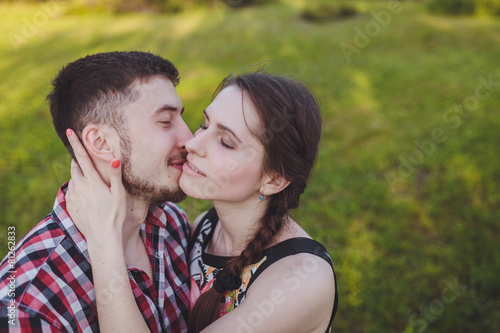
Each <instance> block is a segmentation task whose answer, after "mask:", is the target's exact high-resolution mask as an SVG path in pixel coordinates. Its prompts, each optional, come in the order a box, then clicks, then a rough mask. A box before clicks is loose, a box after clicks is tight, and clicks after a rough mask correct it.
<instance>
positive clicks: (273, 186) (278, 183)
mask: <svg viewBox="0 0 500 333" xmlns="http://www.w3.org/2000/svg"><path fill="white" fill-rule="evenodd" d="M288 185H290V181H289V180H288V179H286V178H285V177H283V176H282V175H280V174H278V173H276V174H274V175H267V176H265V177H264V184H263V185H262V186H261V187H260V194H263V195H265V196H269V195H273V194H276V193H279V192H281V191H283V190H284V189H285V188H286V187H287V186H288Z"/></svg>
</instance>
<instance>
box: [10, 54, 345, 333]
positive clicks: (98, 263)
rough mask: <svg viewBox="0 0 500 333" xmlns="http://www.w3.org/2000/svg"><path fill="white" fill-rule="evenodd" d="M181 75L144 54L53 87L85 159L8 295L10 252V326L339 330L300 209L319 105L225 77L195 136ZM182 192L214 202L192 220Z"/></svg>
mask: <svg viewBox="0 0 500 333" xmlns="http://www.w3.org/2000/svg"><path fill="white" fill-rule="evenodd" d="M178 81H179V78H178V72H177V70H176V69H175V67H174V66H173V65H172V64H171V63H170V62H168V61H167V60H165V59H162V58H160V57H158V56H155V55H152V54H149V53H143V52H112V53H102V54H96V55H92V56H87V57H85V58H82V59H79V60H77V61H75V62H73V63H70V64H69V65H67V66H66V67H64V68H63V69H62V70H61V72H60V73H59V75H58V76H57V77H56V79H55V80H54V81H53V84H54V89H53V91H52V92H51V94H50V95H49V97H48V99H49V101H50V108H51V113H52V116H53V122H54V126H55V128H56V131H57V132H58V134H59V136H60V137H61V139H62V141H63V142H64V143H65V145H66V147H67V148H68V150H69V152H70V154H71V155H72V157H73V158H74V160H75V159H76V160H77V161H78V164H77V163H76V162H74V161H73V162H72V168H71V174H72V178H71V180H70V182H69V184H65V185H63V186H62V187H61V189H60V191H59V193H58V195H57V198H56V202H55V205H54V210H53V211H52V213H51V214H49V216H47V218H45V219H44V220H43V221H42V222H40V223H39V224H38V225H37V226H36V227H35V228H33V229H32V230H31V231H30V232H29V233H28V234H27V235H26V236H24V237H23V239H21V240H20V241H19V242H18V244H17V246H16V250H15V256H16V260H17V264H16V288H15V292H14V293H13V294H14V295H13V296H12V293H9V283H10V280H9V276H10V275H9V274H12V273H11V270H10V267H9V265H8V260H7V259H8V256H7V257H6V258H5V259H4V261H3V262H2V264H1V266H0V276H1V279H2V281H1V283H0V303H1V310H0V318H2V319H4V318H5V323H4V322H3V321H2V323H1V324H0V325H1V326H0V327H1V328H2V329H6V330H9V329H10V330H11V331H21V330H22V331H23V332H25V331H27V332H29V331H36V332H45V331H47V332H50V331H56V332H58V331H64V332H67V331H70V332H73V331H79V332H97V331H103V332H149V331H153V332H186V331H189V332H200V331H202V330H203V332H325V331H328V330H329V329H330V326H331V322H332V320H333V318H334V316H335V313H336V309H337V290H336V281H335V275H334V272H333V264H332V262H331V259H330V258H329V257H328V254H327V252H326V250H325V248H324V247H323V246H322V245H321V244H319V243H317V242H315V241H314V240H312V239H311V238H310V237H309V236H308V235H307V233H306V232H305V231H304V230H303V229H302V228H300V226H299V225H298V224H297V223H296V222H295V221H293V220H292V218H291V216H290V210H291V209H293V208H296V207H298V204H299V197H300V194H301V193H302V192H303V191H304V189H305V187H306V183H307V180H308V178H309V175H310V172H311V169H312V167H313V164H314V161H315V159H316V155H317V151H318V145H319V140H320V136H321V118H320V113H319V108H318V105H317V102H316V100H315V98H314V97H313V96H312V94H311V93H310V91H309V90H308V88H307V87H305V86H304V85H303V84H301V83H299V82H297V81H294V80H291V79H289V78H285V77H280V76H274V75H270V74H266V73H261V72H258V73H248V74H243V75H240V76H236V77H233V76H230V77H228V78H226V79H225V80H224V81H223V82H222V83H221V85H220V86H219V88H218V89H217V91H216V93H215V95H214V96H215V99H214V100H213V102H212V103H211V104H210V105H209V106H208V107H207V108H206V109H205V110H204V111H203V113H204V116H205V121H204V123H203V124H202V125H201V127H200V129H199V130H198V131H197V132H196V133H195V134H194V136H193V135H192V134H191V132H190V131H189V129H188V127H187V126H186V124H185V123H184V121H183V119H182V112H183V110H184V109H183V107H182V103H181V100H180V98H179V97H178V95H177V93H176V91H175V85H176V84H177V83H178ZM82 144H83V146H82ZM184 193H185V194H187V195H189V196H192V197H194V198H198V199H207V200H212V202H213V205H214V208H212V209H211V210H209V211H208V212H206V213H204V214H201V215H200V216H199V217H198V218H197V219H196V220H195V221H194V223H193V225H192V227H190V226H189V224H188V223H187V219H186V216H185V214H184V212H183V211H182V210H181V209H180V208H178V207H177V206H176V205H175V204H172V203H171V202H179V201H181V200H182V199H183V198H184V197H185V194H184ZM168 201H171V202H168ZM90 263H92V266H90ZM12 299H13V300H14V303H15V305H16V311H14V312H10V310H9V309H8V307H7V306H8V305H9V304H10V302H12ZM188 314H189V315H188ZM188 317H189V319H188ZM10 320H12V324H11V323H10ZM7 321H9V322H7Z"/></svg>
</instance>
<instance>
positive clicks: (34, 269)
mask: <svg viewBox="0 0 500 333" xmlns="http://www.w3.org/2000/svg"><path fill="white" fill-rule="evenodd" d="M66 188H67V185H66V184H65V185H63V186H62V187H61V189H60V190H59V193H58V194H57V198H56V201H55V204H54V209H53V211H52V213H51V214H50V215H48V216H47V217H46V218H45V219H44V220H43V221H41V222H40V223H39V224H38V225H37V226H36V227H34V228H33V229H32V230H31V231H30V232H29V233H28V234H26V235H25V236H24V237H23V238H22V239H21V240H20V241H19V242H18V244H17V245H16V248H15V252H14V254H12V253H9V254H7V256H6V257H5V258H4V260H3V261H2V263H1V264H0V278H1V281H0V331H1V332H60V331H62V332H98V331H99V323H98V320H97V308H96V301H95V293H94V285H93V283H92V271H91V268H90V262H89V255H88V252H87V243H86V242H85V239H84V238H83V236H82V234H81V233H80V232H79V231H78V229H77V228H76V226H75V224H74V223H73V221H72V220H71V218H70V217H69V215H68V212H67V211H66V201H65V196H64V193H65V192H66ZM189 233H190V227H189V223H188V222H187V217H186V214H185V213H184V212H183V211H182V210H181V209H180V208H179V207H177V206H176V205H173V204H171V203H165V204H164V205H163V206H162V207H158V206H152V207H151V208H150V210H149V212H148V215H147V217H146V221H145V222H144V223H143V224H142V226H141V235H142V237H143V239H144V244H146V249H147V251H148V254H149V257H150V261H151V262H152V263H153V271H154V283H155V285H154V286H153V283H152V281H151V279H150V278H149V277H148V275H147V274H146V273H145V272H144V271H142V270H140V269H138V268H135V267H128V273H129V278H130V285H131V286H132V290H133V293H134V295H135V298H136V301H137V305H138V306H139V308H140V309H141V312H142V315H143V317H144V320H145V321H146V323H147V324H148V326H149V328H150V330H151V331H152V332H185V331H187V328H186V321H187V316H188V310H189V271H188V266H187V258H188V240H189ZM9 258H10V259H11V261H10V262H9ZM12 259H15V264H14V263H13V261H12ZM110 283H112V281H110ZM127 287H128V286H127ZM120 288H122V286H120V285H117V286H116V292H120Z"/></svg>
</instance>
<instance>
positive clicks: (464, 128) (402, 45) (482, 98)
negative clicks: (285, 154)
mask: <svg viewBox="0 0 500 333" xmlns="http://www.w3.org/2000/svg"><path fill="white" fill-rule="evenodd" d="M304 3H305V0H304V1H298V0H297V1H283V2H282V3H280V4H273V5H267V6H262V7H249V8H244V9H239V10H230V9H228V8H226V7H224V6H222V5H217V6H215V8H214V9H212V10H211V11H203V10H195V11H192V12H188V13H183V14H179V15H176V16H165V15H157V14H127V15H122V16H110V15H107V14H99V15H75V14H72V15H66V14H65V10H64V7H62V5H61V4H57V3H55V4H54V3H52V5H50V6H49V5H45V7H42V6H41V5H38V4H35V5H0V31H1V32H2V34H1V39H0V59H1V61H0V142H1V145H0V156H1V160H0V181H1V183H0V211H1V212H0V214H1V215H0V254H1V256H3V253H6V252H7V226H9V225H14V226H15V227H16V233H17V239H19V238H20V237H22V235H24V233H26V232H27V231H28V230H29V229H30V228H31V227H33V226H34V225H35V224H36V223H37V222H38V221H39V220H41V219H42V218H43V217H44V216H45V215H47V214H48V213H49V212H50V210H51V208H52V205H53V201H54V198H55V195H56V193H57V190H58V188H59V186H60V185H61V184H62V183H63V182H65V181H66V180H68V179H69V162H70V158H69V155H68V154H67V153H66V151H65V149H64V147H63V145H62V144H61V143H60V141H59V139H58V137H57V135H56V134H55V131H54V130H53V127H52V123H51V118H50V113H49V110H48V106H47V103H46V101H45V96H46V95H47V94H48V93H49V91H50V89H51V85H50V81H51V80H52V78H53V77H54V76H55V75H56V73H57V71H58V70H59V69H60V68H61V66H63V65H64V64H66V63H68V62H70V61H72V60H74V59H76V58H79V57H82V56H85V55H87V54H90V53H96V52H102V51H112V50H143V51H152V52H154V53H158V54H160V55H163V56H165V57H166V58H168V59H170V60H171V61H172V62H173V63H174V64H176V66H177V67H178V68H179V70H180V72H181V84H180V85H179V87H178V93H179V95H180V96H181V98H182V100H183V103H184V105H185V107H186V112H185V119H186V122H187V123H188V124H189V125H190V127H191V128H192V129H193V130H194V129H196V128H197V127H198V126H199V124H200V122H201V121H202V110H203V109H204V107H205V106H207V105H208V104H209V103H210V99H211V94H212V92H213V90H214V89H215V87H216V86H217V84H218V83H219V81H220V80H221V79H222V78H223V77H224V76H225V75H227V74H228V73H229V72H231V71H234V70H238V69H241V68H243V67H245V66H248V65H250V64H255V63H260V62H268V63H269V65H270V69H272V70H275V71H277V72H279V73H287V74H292V75H294V76H296V77H298V78H300V79H302V80H304V81H306V82H307V83H308V84H309V85H310V86H311V87H312V88H313V90H314V91H315V92H316V93H317V95H318V97H319V99H320V100H321V103H322V112H323V117H324V136H323V141H322V145H321V151H320V156H319V159H318V163H317V167H316V169H315V176H314V178H313V179H312V181H311V183H310V186H309V187H308V189H307V191H306V193H305V194H304V195H303V200H302V204H301V208H300V210H299V211H297V212H296V218H297V220H298V221H299V223H301V224H302V225H303V226H304V228H305V229H306V230H307V231H308V232H309V233H310V234H311V235H312V236H313V237H315V238H316V239H318V240H319V241H321V242H323V243H324V244H325V245H326V246H327V248H328V250H329V253H330V255H331V256H332V258H333V260H334V263H335V267H336V271H337V274H338V275H337V278H338V289H339V294H340V305H339V312H338V314H337V318H336V320H335V322H334V325H333V331H334V332H398V333H399V332H424V331H425V332H500V284H499V283H498V280H497V279H498V274H499V273H500V255H499V253H500V246H499V245H498V239H499V233H500V230H499V229H500V227H499V224H498V222H499V215H500V214H499V212H500V210H499V207H500V189H499V183H500V159H499V157H498V146H499V144H500V131H499V128H500V117H499V110H498V108H499V106H500V20H493V19H487V18H474V17H469V18H462V17H458V18H456V17H442V16H434V15H431V14H428V13H427V12H426V10H425V4H424V3H422V2H401V3H399V5H400V7H399V8H398V10H397V11H394V12H390V11H389V9H387V6H388V4H389V2H385V1H366V2H362V1H361V2H357V6H358V7H359V8H361V9H362V10H363V12H364V13H363V14H360V15H358V16H355V17H354V18H350V19H345V20H341V21H337V22H332V23H324V24H313V23H309V22H305V21H303V20H301V19H300V9H301V6H303V5H304ZM382 10H385V11H386V12H383V13H385V14H386V15H385V16H383V15H382V14H380V13H382V12H381V11H382ZM371 11H375V13H379V14H378V15H375V16H374V14H373V12H371ZM387 13H388V15H387ZM380 15H382V16H380ZM377 18H378V20H377ZM181 206H182V207H183V208H184V209H185V210H186V211H187V212H188V215H189V216H190V218H194V217H195V216H196V214H198V213H199V212H201V211H202V210H203V209H206V208H207V207H208V206H209V203H207V202H199V201H195V200H192V199H188V200H186V201H185V202H184V203H182V205H181ZM1 229H3V230H4V231H1Z"/></svg>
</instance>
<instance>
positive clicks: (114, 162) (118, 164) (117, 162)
mask: <svg viewBox="0 0 500 333" xmlns="http://www.w3.org/2000/svg"><path fill="white" fill-rule="evenodd" d="M120 163H121V162H120V160H116V161H113V162H111V166H112V167H113V168H115V169H118V168H119V167H120Z"/></svg>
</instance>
